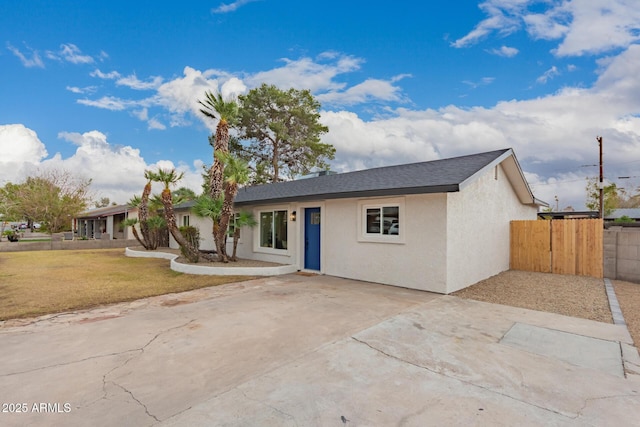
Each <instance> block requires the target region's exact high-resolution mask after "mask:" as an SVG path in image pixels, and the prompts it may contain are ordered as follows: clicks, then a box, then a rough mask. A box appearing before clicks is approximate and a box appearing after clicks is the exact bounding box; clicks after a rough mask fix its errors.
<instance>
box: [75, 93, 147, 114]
mask: <svg viewBox="0 0 640 427" xmlns="http://www.w3.org/2000/svg"><path fill="white" fill-rule="evenodd" d="M77 102H78V104H82V105H87V106H90V107H96V108H102V109H105V110H111V111H121V110H124V109H126V108H127V107H129V106H135V105H137V103H135V102H131V101H126V100H123V99H120V98H116V97H113V96H103V97H102V98H100V99H96V100H92V99H86V98H85V99H78V101H77Z"/></svg>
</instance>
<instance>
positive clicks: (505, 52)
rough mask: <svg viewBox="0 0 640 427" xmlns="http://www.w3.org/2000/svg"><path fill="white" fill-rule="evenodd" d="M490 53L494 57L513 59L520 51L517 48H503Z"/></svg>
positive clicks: (492, 50)
mask: <svg viewBox="0 0 640 427" xmlns="http://www.w3.org/2000/svg"><path fill="white" fill-rule="evenodd" d="M489 52H490V53H492V54H494V55H498V56H504V57H506V58H513V57H514V56H516V55H517V54H518V53H519V52H520V51H519V50H518V49H516V48H515V47H509V46H501V47H500V49H491V50H490V51H489Z"/></svg>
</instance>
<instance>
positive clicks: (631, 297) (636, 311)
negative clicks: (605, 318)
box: [611, 280, 640, 347]
mask: <svg viewBox="0 0 640 427" xmlns="http://www.w3.org/2000/svg"><path fill="white" fill-rule="evenodd" d="M611 283H613V289H614V290H615V291H616V297H617V298H618V303H620V308H621V309H622V315H623V316H624V321H625V323H626V324H627V329H629V333H630V334H631V338H633V342H634V344H635V346H636V347H639V346H640V284H638V283H631V282H623V281H622V280H612V281H611Z"/></svg>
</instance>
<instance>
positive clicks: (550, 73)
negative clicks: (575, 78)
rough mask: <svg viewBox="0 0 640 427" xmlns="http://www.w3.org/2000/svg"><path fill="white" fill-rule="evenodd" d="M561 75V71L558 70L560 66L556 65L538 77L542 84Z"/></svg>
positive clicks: (538, 81)
mask: <svg viewBox="0 0 640 427" xmlns="http://www.w3.org/2000/svg"><path fill="white" fill-rule="evenodd" d="M559 75H560V71H558V67H556V66H555V65H554V66H553V67H551V68H549V69H548V70H547V71H545V72H544V73H543V74H542V75H541V76H540V77H538V78H537V79H536V82H537V83H540V84H545V83H547V82H548V81H549V80H550V79H553V78H554V77H556V76H559Z"/></svg>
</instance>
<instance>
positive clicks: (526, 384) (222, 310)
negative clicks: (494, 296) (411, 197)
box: [0, 274, 640, 426]
mask: <svg viewBox="0 0 640 427" xmlns="http://www.w3.org/2000/svg"><path fill="white" fill-rule="evenodd" d="M630 342H631V340H630V337H629V334H628V332H627V331H626V328H624V327H621V326H616V325H609V324H603V323H598V322H592V321H587V320H582V319H574V318H568V317H564V316H559V315H553V314H548V313H541V312H535V311H530V310H524V309H517V308H512V307H505V306H499V305H492V304H486V303H481V302H475V301H468V300H462V299H459V298H456V297H451V296H439V295H434V294H429V293H425V292H420V291H412V290H406V289H401V288H395V287H388V286H382V285H376V284H370V283H365V282H357V281H351V280H344V279H338V278H333V277H327V276H304V275H299V274H294V275H288V276H281V277H275V278H264V279H258V280H253V281H249V282H244V283H239V284H230V285H225V286H221V287H217V288H210V289H203V290H198V291H193V292H188V293H183V294H174V295H166V296H162V297H156V298H149V299H145V300H140V301H135V302H132V303H127V304H118V305H114V306H109V307H102V308H99V309H94V310H90V311H85V312H78V313H68V314H61V315H56V316H47V317H45V318H40V319H37V320H36V321H33V320H31V321H11V322H5V323H4V324H2V325H1V326H0V401H1V403H2V405H3V407H2V408H0V409H1V410H2V412H0V425H3V426H18V425H25V426H26V425H29V426H38V425H41V426H51V425H65V426H86V425H92V426H124V425H131V426H147V425H148V426H152V425H161V426H212V425H215V426H218V425H220V426H237V425H249V426H344V425H347V426H387V425H406V426H426V425H438V426H441V425H576V426H577V425H634V424H636V425H637V422H638V420H639V419H640V379H638V377H637V376H634V375H630V376H628V377H625V375H624V370H623V369H622V362H621V358H620V351H621V350H620V349H621V343H622V346H623V347H624V348H626V349H627V351H628V349H629V345H628V344H629V343H630ZM636 356H637V354H636ZM18 410H20V411H23V412H19V413H17V412H16V411H18Z"/></svg>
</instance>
